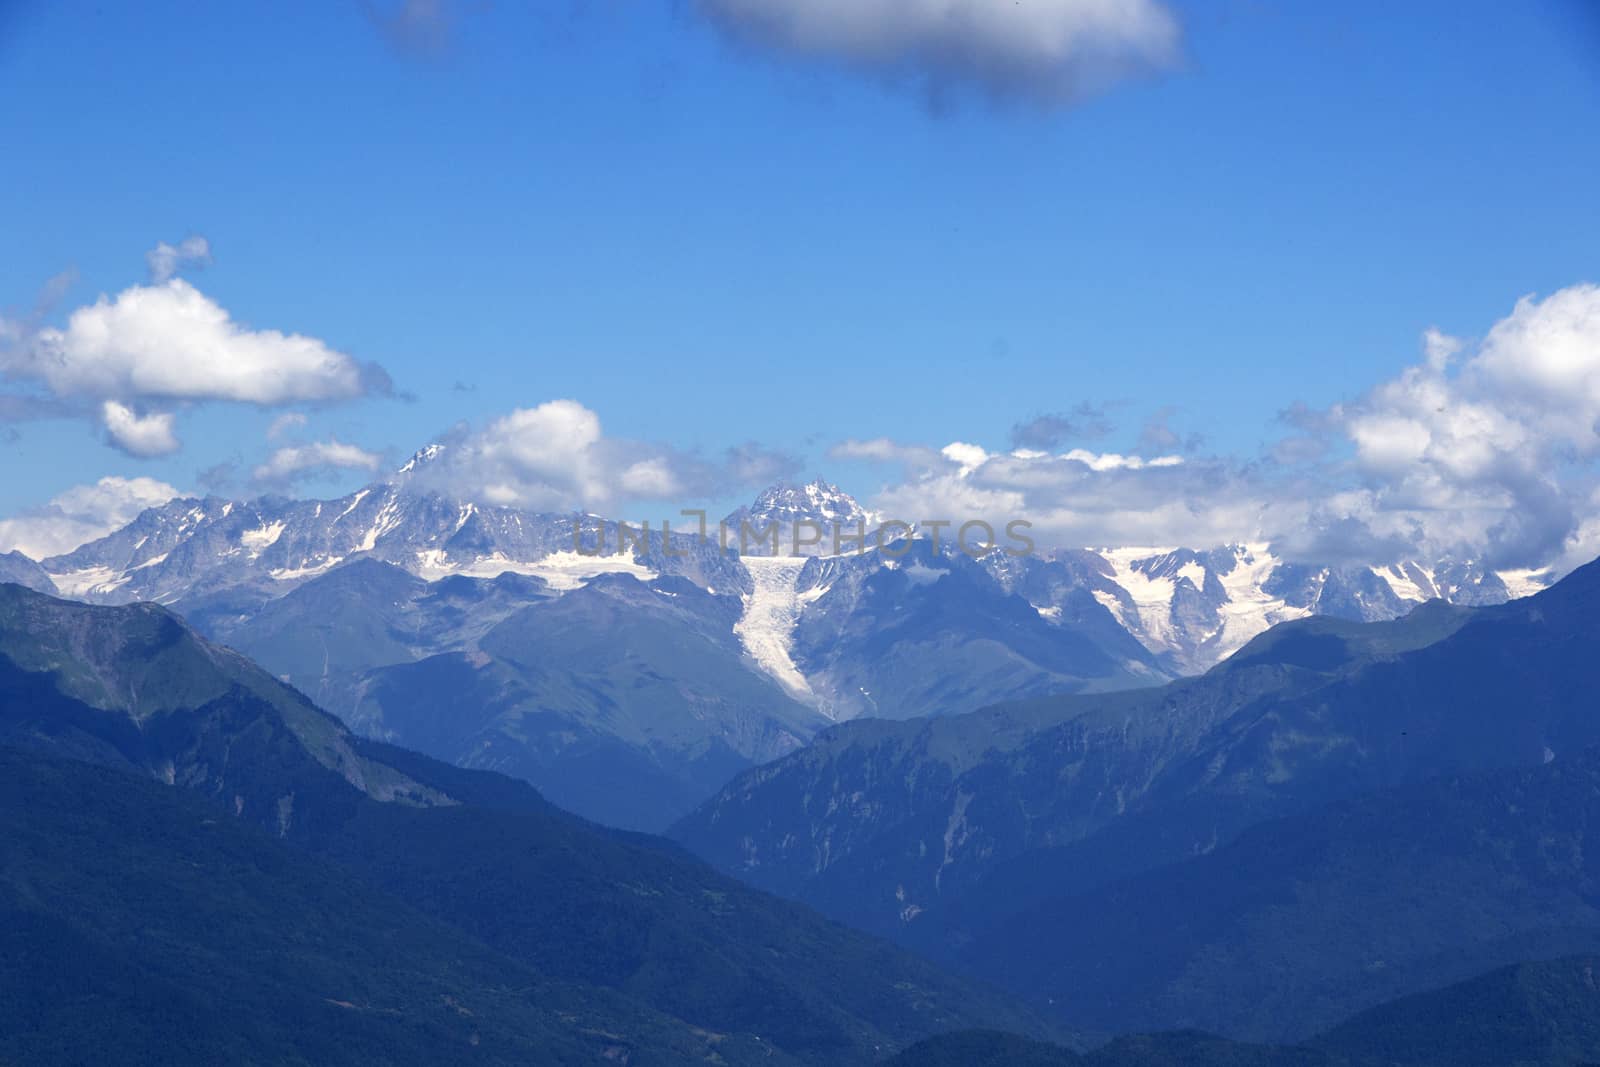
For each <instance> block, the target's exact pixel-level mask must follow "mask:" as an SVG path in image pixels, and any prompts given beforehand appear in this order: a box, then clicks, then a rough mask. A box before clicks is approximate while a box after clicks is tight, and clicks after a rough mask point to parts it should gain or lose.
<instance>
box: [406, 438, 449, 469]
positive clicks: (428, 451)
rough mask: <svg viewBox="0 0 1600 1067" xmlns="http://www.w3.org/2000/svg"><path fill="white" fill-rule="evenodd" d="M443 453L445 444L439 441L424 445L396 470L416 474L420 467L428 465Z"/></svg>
mask: <svg viewBox="0 0 1600 1067" xmlns="http://www.w3.org/2000/svg"><path fill="white" fill-rule="evenodd" d="M443 453H444V445H441V444H437V443H435V444H431V445H424V446H423V447H421V448H419V449H417V450H416V451H415V452H413V453H411V458H410V459H408V460H406V461H405V463H404V464H402V465H401V467H400V469H399V470H397V471H395V473H396V474H415V473H416V472H417V471H418V470H419V469H420V468H422V467H426V466H427V465H428V464H430V463H432V462H433V461H434V460H436V459H438V458H439V456H440V455H442V454H443Z"/></svg>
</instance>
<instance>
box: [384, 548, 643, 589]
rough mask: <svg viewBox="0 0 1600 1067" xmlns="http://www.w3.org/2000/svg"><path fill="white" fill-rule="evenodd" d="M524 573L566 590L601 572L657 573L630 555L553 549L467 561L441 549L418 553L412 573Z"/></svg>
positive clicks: (432, 578)
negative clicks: (534, 555)
mask: <svg viewBox="0 0 1600 1067" xmlns="http://www.w3.org/2000/svg"><path fill="white" fill-rule="evenodd" d="M507 572H509V573H512V574H525V575H528V576H530V577H534V578H543V579H544V580H545V581H546V582H547V583H548V584H549V586H550V588H551V589H554V590H556V591H557V592H562V593H565V592H568V591H570V590H573V589H576V588H578V587H579V586H580V585H582V584H583V583H584V582H586V581H588V580H589V579H590V578H595V577H598V576H599V575H602V574H631V575H633V576H634V577H635V578H637V579H639V580H640V581H641V582H649V581H654V580H655V579H656V578H657V577H658V575H657V574H656V572H655V571H653V570H651V569H650V568H649V567H646V566H645V565H644V564H642V563H640V562H639V561H638V560H636V559H634V558H633V557H632V556H630V555H617V556H586V555H583V554H582V553H580V552H572V551H567V552H552V553H551V554H550V555H548V556H545V557H543V558H542V559H537V560H532V561H529V560H519V559H512V558H510V557H509V556H507V555H505V554H503V553H500V552H496V553H494V554H493V555H489V556H480V557H478V558H477V559H474V560H471V561H469V562H466V563H457V562H452V561H451V560H450V559H448V558H447V557H446V555H445V553H444V552H443V551H442V550H440V549H436V548H435V549H428V550H425V551H422V552H418V553H417V564H416V567H415V573H416V575H417V576H418V577H419V578H422V579H424V580H426V581H430V582H435V581H438V580H439V579H440V578H450V577H454V576H456V575H465V576H466V577H469V578H498V577H499V576H500V575H502V574H505V573H507Z"/></svg>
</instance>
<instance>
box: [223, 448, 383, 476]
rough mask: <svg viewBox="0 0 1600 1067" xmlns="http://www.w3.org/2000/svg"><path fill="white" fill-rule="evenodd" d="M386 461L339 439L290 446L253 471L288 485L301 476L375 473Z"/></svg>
mask: <svg viewBox="0 0 1600 1067" xmlns="http://www.w3.org/2000/svg"><path fill="white" fill-rule="evenodd" d="M382 463H383V458H382V457H381V456H379V455H378V454H377V453H376V452H369V451H367V450H366V449H364V448H361V447H360V446H358V445H352V444H348V443H346V442H344V441H340V440H338V439H330V440H327V441H313V442H311V443H310V444H304V445H286V446H284V447H283V448H280V449H278V450H276V451H275V452H273V453H272V455H271V456H269V457H268V458H267V461H266V462H265V463H263V464H261V465H260V466H258V467H256V469H255V470H254V471H253V472H252V475H253V477H254V478H255V480H256V481H258V482H263V483H267V484H275V485H287V484H289V483H291V482H294V481H297V480H299V479H301V478H306V477H311V476H316V475H325V474H329V473H332V472H334V471H340V470H357V471H367V472H368V473H372V472H374V471H376V470H377V469H378V467H379V466H381V465H382Z"/></svg>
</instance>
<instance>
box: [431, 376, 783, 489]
mask: <svg viewBox="0 0 1600 1067" xmlns="http://www.w3.org/2000/svg"><path fill="white" fill-rule="evenodd" d="M443 444H444V445H445V447H444V449H443V450H442V451H441V452H440V453H439V454H437V455H435V456H433V457H432V458H430V460H429V461H428V462H427V463H425V464H421V465H419V466H418V467H417V468H416V469H415V470H414V471H411V472H407V473H405V475H404V476H405V477H407V478H410V479H412V480H414V481H415V482H417V483H418V484H420V485H423V486H428V487H437V488H439V489H441V490H444V491H447V492H455V493H462V494H466V495H469V496H476V497H477V498H479V499H481V500H483V501H485V502H487V503H490V504H501V505H514V506H517V507H524V508H530V509H533V510H536V511H567V510H571V509H574V508H578V509H583V510H587V511H597V512H607V511H611V510H613V509H615V508H616V507H618V506H619V505H621V504H623V503H628V502H633V501H670V502H673V503H688V502H691V501H695V500H704V499H708V498H715V497H718V496H721V495H724V494H727V493H730V492H732V491H735V490H738V491H742V490H744V489H747V488H750V487H751V486H753V485H762V486H764V485H766V484H767V483H768V482H770V481H771V480H772V479H773V478H774V477H782V476H785V475H787V474H791V473H793V471H794V470H795V469H796V468H797V466H798V464H797V461H795V460H794V458H793V457H790V456H787V455H785V454H783V453H781V452H775V451H772V450H770V449H764V448H761V447H759V446H756V445H750V444H746V445H742V446H739V447H737V448H732V449H729V450H728V451H727V452H726V453H725V454H724V455H723V456H722V457H720V458H718V459H707V458H704V457H702V456H700V455H697V454H695V453H691V452H684V451H681V450H678V449H674V448H671V447H669V446H666V445H660V444H652V443H647V442H641V441H632V440H627V439H625V438H618V437H611V436H608V435H607V434H606V433H605V431H604V429H603V428H602V426H601V424H600V417H599V415H597V414H595V412H593V411H591V410H590V409H589V408H587V407H585V406H583V405H582V404H580V403H578V402H577V401H576V400H552V401H549V402H547V403H544V404H539V405H537V406H536V407H531V408H519V409H517V410H515V411H513V412H511V413H509V414H507V415H503V416H501V417H499V418H497V419H494V420H493V421H491V422H490V423H488V425H486V426H484V427H483V428H481V429H477V430H472V429H466V428H463V429H460V430H458V431H457V432H456V433H455V434H454V435H453V437H452V438H450V439H447V440H446V441H444V442H443Z"/></svg>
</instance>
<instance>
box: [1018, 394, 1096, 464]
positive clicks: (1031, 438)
mask: <svg viewBox="0 0 1600 1067" xmlns="http://www.w3.org/2000/svg"><path fill="white" fill-rule="evenodd" d="M1113 429H1115V427H1114V426H1113V425H1112V424H1111V420H1110V419H1108V418H1106V410H1105V408H1104V407H1102V406H1099V405H1095V404H1088V403H1084V404H1079V405H1078V406H1077V407H1075V408H1073V409H1072V410H1071V411H1070V412H1064V411H1056V412H1050V413H1047V414H1043V415H1035V416H1034V417H1033V418H1031V419H1027V420H1025V421H1023V422H1019V423H1017V424H1015V425H1014V426H1012V427H1011V447H1012V448H1029V449H1033V450H1035V451H1038V452H1049V451H1052V450H1054V449H1056V448H1059V447H1061V446H1062V445H1065V444H1069V443H1071V442H1074V441H1098V440H1100V439H1101V438H1103V437H1106V436H1107V435H1109V434H1110V433H1111V431H1112V430H1113Z"/></svg>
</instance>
